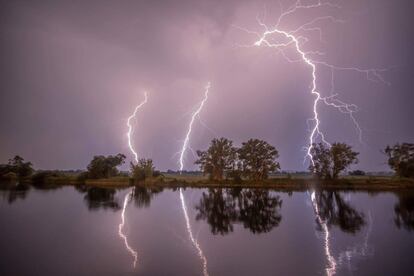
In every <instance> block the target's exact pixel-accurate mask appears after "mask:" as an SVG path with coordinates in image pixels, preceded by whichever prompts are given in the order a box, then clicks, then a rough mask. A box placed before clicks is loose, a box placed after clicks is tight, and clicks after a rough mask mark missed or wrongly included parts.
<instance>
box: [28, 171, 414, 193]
mask: <svg viewBox="0 0 414 276" xmlns="http://www.w3.org/2000/svg"><path fill="white" fill-rule="evenodd" d="M20 182H21V183H27V184H32V185H34V186H39V187H42V186H62V185H86V186H94V187H108V188H126V187H130V186H135V185H137V186H143V187H157V188H186V187H188V188H269V189H278V190H284V189H286V190H307V189H312V188H323V189H341V190H364V191H389V190H401V189H412V190H414V179H408V178H397V177H392V176H344V177H341V178H339V179H337V180H319V179H315V178H312V176H310V175H293V176H291V175H278V176H273V177H270V178H269V179H266V180H264V181H260V182H253V181H249V180H243V181H242V182H240V183H235V182H234V181H232V180H223V181H220V182H217V181H211V180H209V179H208V178H207V177H205V176H203V175H201V174H181V175H180V174H168V173H165V174H163V175H161V176H158V177H156V178H152V179H151V180H149V181H148V180H147V181H144V182H136V181H134V180H133V179H132V178H130V177H128V176H118V177H112V178H104V179H80V178H79V177H77V176H76V175H62V176H57V177H55V176H52V177H47V178H45V179H42V182H41V183H38V182H33V181H31V180H30V179H26V180H21V181H20Z"/></svg>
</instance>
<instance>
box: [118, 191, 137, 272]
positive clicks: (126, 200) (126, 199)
mask: <svg viewBox="0 0 414 276" xmlns="http://www.w3.org/2000/svg"><path fill="white" fill-rule="evenodd" d="M131 195H132V191H130V192H129V193H127V194H126V196H125V199H124V205H123V207H122V213H121V223H120V224H119V226H118V235H119V237H121V239H123V240H124V242H125V247H126V249H127V250H128V251H129V252H130V253H131V255H132V257H134V263H133V265H134V268H135V266H136V265H137V259H138V253H137V252H136V251H135V250H134V249H132V247H131V246H130V245H129V244H128V239H127V236H126V235H125V234H124V233H123V232H122V230H123V229H124V225H125V209H126V206H127V205H128V202H129V199H130V198H131Z"/></svg>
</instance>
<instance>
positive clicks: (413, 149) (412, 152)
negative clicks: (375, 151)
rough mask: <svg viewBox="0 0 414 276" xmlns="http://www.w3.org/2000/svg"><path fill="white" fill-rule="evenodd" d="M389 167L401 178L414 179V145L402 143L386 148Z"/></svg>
mask: <svg viewBox="0 0 414 276" xmlns="http://www.w3.org/2000/svg"><path fill="white" fill-rule="evenodd" d="M385 154H387V155H388V165H389V166H390V167H391V169H393V170H394V171H395V173H396V174H397V175H398V176H399V177H414V144H410V143H402V144H396V145H394V146H392V147H390V146H387V147H386V148H385Z"/></svg>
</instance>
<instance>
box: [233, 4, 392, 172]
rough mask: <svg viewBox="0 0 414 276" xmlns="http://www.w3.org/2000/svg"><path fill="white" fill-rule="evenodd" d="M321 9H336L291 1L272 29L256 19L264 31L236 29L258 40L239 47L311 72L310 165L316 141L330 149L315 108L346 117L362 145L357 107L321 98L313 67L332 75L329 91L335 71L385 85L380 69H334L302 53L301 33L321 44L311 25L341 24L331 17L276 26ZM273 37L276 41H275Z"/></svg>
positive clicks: (312, 53)
mask: <svg viewBox="0 0 414 276" xmlns="http://www.w3.org/2000/svg"><path fill="white" fill-rule="evenodd" d="M321 7H328V8H334V9H337V8H340V7H339V6H338V5H335V4H332V3H329V2H322V1H320V0H319V1H317V2H316V3H315V4H309V5H303V4H302V3H301V1H300V0H297V1H295V3H294V4H293V5H292V6H291V7H289V8H287V9H286V10H283V8H282V7H281V10H282V11H281V14H280V16H279V18H278V19H277V21H276V25H275V26H274V27H272V28H270V27H268V26H267V25H266V24H265V23H264V22H263V21H262V20H260V18H257V21H258V23H259V25H260V26H261V27H263V29H264V31H263V32H262V33H258V32H255V31H250V30H248V29H245V28H241V27H237V26H236V27H237V28H239V29H241V30H244V31H246V32H247V33H249V34H254V35H256V36H257V37H258V40H257V41H256V42H255V43H254V44H253V45H241V46H242V47H253V46H266V47H270V48H273V49H275V50H276V51H277V53H280V54H281V55H282V56H283V57H284V58H285V59H286V60H287V61H288V62H303V63H305V64H306V65H308V66H309V67H310V69H311V76H312V82H311V88H310V89H311V94H312V95H313V96H314V97H315V98H314V101H313V107H312V110H313V117H312V118H311V119H310V120H311V121H312V122H314V125H313V127H312V128H311V130H310V135H309V138H308V142H309V146H307V147H306V156H305V159H306V158H309V159H310V161H311V162H312V164H314V160H313V156H312V153H311V152H312V147H313V143H314V142H315V141H316V139H318V138H320V140H321V141H322V142H323V143H325V144H326V145H328V146H330V143H329V142H328V141H327V140H326V139H325V135H324V133H323V132H322V130H321V128H320V124H321V121H320V118H319V113H318V106H319V104H321V103H323V104H325V105H327V106H331V107H333V108H335V109H337V110H338V111H340V112H342V113H345V114H348V115H349V117H350V119H351V120H352V122H353V124H354V125H355V128H356V130H357V132H358V137H359V140H360V141H361V142H362V129H361V127H360V125H359V123H358V121H357V120H356V118H355V116H354V113H355V112H357V111H358V107H357V106H356V105H355V104H347V103H345V102H343V101H341V100H339V99H337V98H336V96H337V95H331V96H327V97H324V96H322V94H321V93H320V91H319V90H318V87H317V67H318V66H324V67H326V68H328V69H329V70H331V75H332V80H331V83H332V90H334V88H333V83H334V80H333V75H334V72H335V71H348V70H349V71H356V72H358V73H362V74H364V75H365V76H366V78H367V79H368V80H370V81H374V82H382V83H386V84H389V83H388V82H386V81H385V80H384V79H383V77H382V75H381V74H382V73H383V72H384V71H385V70H384V69H360V68H356V67H345V66H336V65H332V64H329V63H327V62H325V61H320V60H318V58H319V57H321V56H323V55H324V53H322V52H319V51H309V50H304V48H303V45H304V44H305V43H306V42H307V41H309V38H308V37H306V36H304V34H303V33H306V32H317V33H318V34H319V38H320V40H322V30H321V28H319V27H317V26H314V24H315V23H317V22H320V21H331V22H335V23H343V22H344V21H343V20H339V19H336V18H335V17H334V16H320V17H316V18H314V19H312V20H310V21H309V22H306V23H304V24H303V25H301V26H299V27H298V28H296V29H294V30H283V29H282V28H281V27H280V25H281V23H282V21H283V20H284V18H286V17H288V16H290V15H293V14H295V13H296V12H297V11H299V10H304V9H317V8H321ZM275 36H276V37H275ZM290 47H293V48H294V49H295V51H296V53H297V54H298V55H299V58H298V59H292V58H290V57H289V56H288V55H287V54H286V53H285V52H284V51H285V50H286V49H288V48H290Z"/></svg>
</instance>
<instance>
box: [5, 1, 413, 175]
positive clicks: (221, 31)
mask: <svg viewBox="0 0 414 276" xmlns="http://www.w3.org/2000/svg"><path fill="white" fill-rule="evenodd" d="M289 3H291V1H283V3H282V4H283V5H284V6H285V7H286V6H288V5H289ZM338 3H339V4H340V5H341V6H342V9H341V10H340V11H332V10H330V11H328V10H326V9H322V10H311V11H301V12H300V13H298V14H296V15H293V16H291V17H290V18H288V19H287V20H286V22H282V26H283V27H285V28H287V29H292V28H294V27H295V26H298V25H300V24H301V23H303V22H304V20H307V19H309V18H310V17H313V16H316V15H321V13H322V15H323V14H326V13H328V12H329V13H334V15H335V16H337V17H338V18H343V19H345V20H346V22H345V23H343V24H335V23H330V22H326V21H325V22H322V23H321V24H320V25H319V26H321V27H323V29H324V30H325V32H324V34H323V39H324V40H325V41H326V42H319V41H318V40H319V39H318V36H317V35H316V34H315V35H311V38H312V39H311V40H310V41H309V43H308V44H307V45H306V47H307V49H309V50H317V49H321V50H323V51H324V52H325V53H326V55H325V56H324V57H323V59H324V60H327V61H329V62H331V63H334V64H339V65H344V66H358V67H362V68H368V67H376V68H385V67H389V68H391V69H390V70H389V71H388V72H387V73H385V74H384V77H385V78H386V79H387V80H388V81H390V82H391V86H387V85H385V84H382V83H373V82H369V81H367V80H366V79H365V78H364V76H363V75H361V74H357V73H354V72H338V74H335V80H336V91H337V92H338V93H339V95H340V98H342V99H344V100H345V101H347V102H353V103H356V104H358V106H359V107H360V109H361V111H360V112H359V113H358V114H357V115H356V117H357V119H358V120H359V121H360V123H361V126H362V127H363V129H364V133H363V139H364V142H365V144H360V143H359V142H358V135H357V133H356V132H355V130H354V127H353V125H352V123H351V121H350V120H349V118H348V117H347V116H345V115H343V114H340V113H338V112H336V111H335V110H333V109H330V108H326V107H322V108H321V109H320V110H321V119H322V129H323V130H324V131H325V132H326V135H327V138H328V140H330V141H344V142H347V143H350V144H352V145H354V146H355V147H356V148H357V149H358V150H359V151H360V152H361V155H360V160H361V162H360V167H361V168H363V169H368V170H382V169H384V168H386V166H385V158H384V156H383V155H382V154H381V152H380V150H381V149H382V148H383V147H384V146H385V145H386V144H388V143H394V142H398V141H411V142H412V141H413V138H414V128H413V123H412V119H413V118H414V109H413V108H412V105H413V102H414V96H413V93H412V84H411V82H412V79H413V69H412V68H413V66H414V64H413V62H412V61H411V60H412V54H411V50H412V49H414V47H413V46H414V45H413V38H412V30H411V27H412V19H411V15H410V13H411V11H412V9H410V8H409V6H410V5H411V6H412V4H411V1H388V0H381V1H378V0H366V1H357V0H353V1H339V2H338ZM264 9H265V10H266V12H267V17H266V20H267V21H266V22H267V23H268V24H271V23H274V22H275V18H276V17H277V16H278V14H279V4H278V2H277V1H275V2H263V1H257V2H256V3H254V2H252V1H246V2H242V1H3V2H1V3H0V10H1V12H0V13H1V15H0V24H1V25H0V41H1V42H0V54H1V59H0V73H1V74H0V85H1V94H0V112H1V113H0V125H1V133H0V143H1V147H0V161H2V162H4V161H6V160H7V159H8V158H9V157H11V156H12V155H14V154H20V155H22V156H24V157H25V158H26V159H28V160H31V161H33V162H34V164H35V166H36V167H38V168H62V169H67V168H84V167H85V166H86V165H87V163H88V162H89V160H90V159H91V157H92V156H93V155H96V154H113V153H118V152H123V153H126V154H129V151H128V147H127V140H126V134H125V133H126V118H127V117H128V116H129V114H130V113H131V112H132V111H133V109H134V107H135V105H136V104H138V103H139V102H140V101H141V100H142V98H143V94H142V92H143V91H144V90H147V91H148V93H149V102H148V104H147V105H146V106H145V108H144V109H143V110H142V112H141V113H140V114H139V119H138V122H137V125H136V131H135V134H134V144H135V147H136V148H137V151H138V153H139V154H140V156H142V157H151V158H153V159H154V161H155V164H156V165H157V167H159V168H161V169H168V168H171V169H176V168H177V166H178V165H177V158H178V155H176V152H177V151H178V150H179V148H180V143H181V142H182V139H183V138H184V137H183V136H184V134H185V130H186V126H187V124H188V121H189V119H190V115H191V111H192V110H193V108H194V105H195V104H197V103H198V102H199V101H200V100H201V98H202V95H203V89H204V86H205V85H206V83H207V82H208V81H211V84H212V87H211V92H210V99H209V101H208V102H207V104H206V106H205V109H204V110H203V111H202V113H201V118H202V122H200V121H198V122H197V123H196V126H195V129H194V135H193V137H192V140H191V147H192V148H193V149H202V148H206V147H207V145H208V142H209V141H210V140H211V139H212V138H213V137H216V136H225V137H228V138H230V139H233V140H234V141H235V143H236V145H239V144H240V143H241V142H242V141H244V140H246V139H248V138H250V137H257V138H262V139H265V140H267V141H269V142H270V143H272V144H274V145H275V146H276V147H277V148H278V149H279V151H280V156H281V157H280V162H281V165H282V169H297V170H303V169H306V165H304V164H303V156H304V151H303V146H305V145H306V143H307V136H308V135H309V134H308V127H307V125H306V119H307V118H309V117H310V116H311V115H312V114H311V112H312V100H313V97H312V96H311V95H310V94H309V84H310V75H309V74H310V71H309V67H307V66H305V65H304V64H303V63H291V64H290V63H288V62H287V61H286V60H285V59H284V58H283V57H282V56H281V55H277V54H276V53H275V52H274V51H272V50H270V49H266V48H257V47H254V48H243V47H238V46H237V45H239V44H251V43H253V42H254V41H255V37H254V36H252V35H249V34H247V33H245V32H243V31H241V30H240V29H238V28H237V27H235V26H242V27H246V28H249V29H252V30H256V31H259V30H261V29H260V26H259V25H258V24H257V21H256V15H257V14H260V13H262V12H263V10H264ZM319 73H320V81H319V82H318V85H319V87H321V88H323V90H322V93H323V94H324V95H329V93H330V87H329V85H330V75H329V72H325V71H323V70H321V71H320V72H319ZM206 126H208V127H206ZM193 161H194V157H193V156H192V154H191V152H189V153H188V155H187V160H186V164H187V166H186V167H187V168H188V169H192V168H195V167H194V165H192V163H193Z"/></svg>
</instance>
